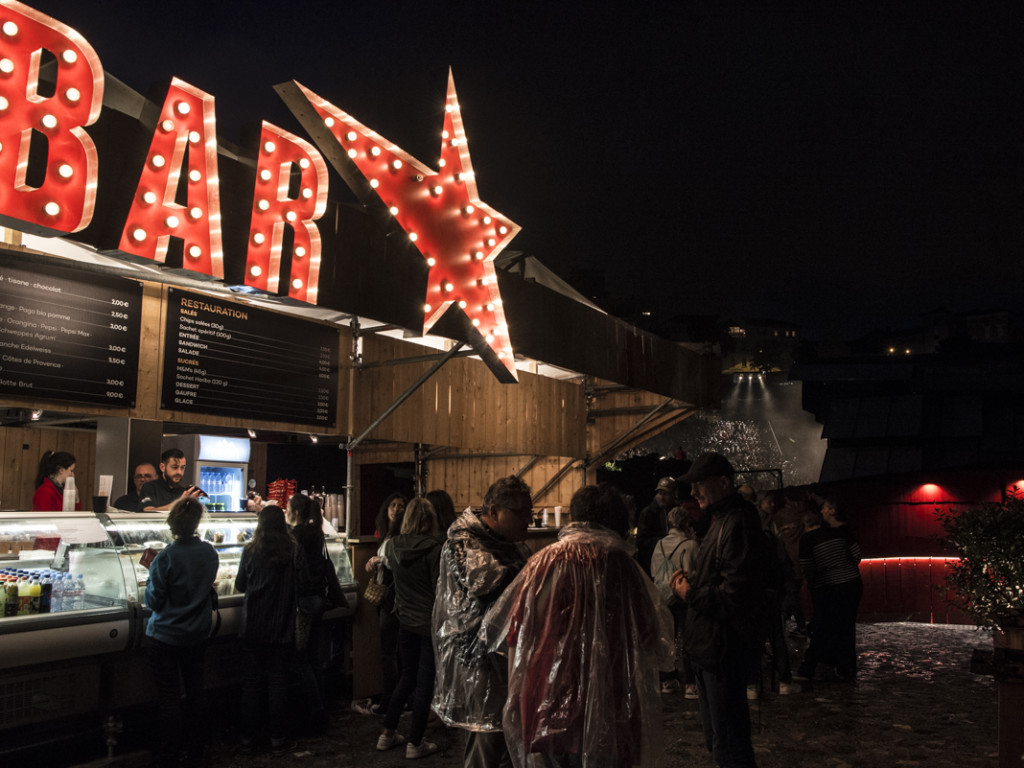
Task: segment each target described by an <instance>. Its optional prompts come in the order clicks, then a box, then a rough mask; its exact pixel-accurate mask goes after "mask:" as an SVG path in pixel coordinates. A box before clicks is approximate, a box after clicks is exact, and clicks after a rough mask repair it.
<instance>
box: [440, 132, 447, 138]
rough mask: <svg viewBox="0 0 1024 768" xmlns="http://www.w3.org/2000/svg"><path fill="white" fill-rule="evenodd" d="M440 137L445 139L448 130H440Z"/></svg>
mask: <svg viewBox="0 0 1024 768" xmlns="http://www.w3.org/2000/svg"><path fill="white" fill-rule="evenodd" d="M441 138H442V139H447V138H448V131H441Z"/></svg>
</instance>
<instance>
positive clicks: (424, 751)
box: [405, 739, 440, 760]
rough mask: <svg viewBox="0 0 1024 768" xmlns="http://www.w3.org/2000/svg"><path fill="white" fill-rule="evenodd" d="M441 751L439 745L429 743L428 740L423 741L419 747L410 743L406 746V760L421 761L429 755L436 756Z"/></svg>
mask: <svg viewBox="0 0 1024 768" xmlns="http://www.w3.org/2000/svg"><path fill="white" fill-rule="evenodd" d="M439 749H440V747H439V746H437V744H434V743H433V742H430V741H427V740H426V739H424V740H423V741H421V742H420V743H419V744H418V745H417V744H413V743H412V742H411V741H410V742H409V743H408V744H406V745H405V759H406V760H419V759H420V758H421V757H426V756H427V755H432V754H434V753H435V752H437V750H439Z"/></svg>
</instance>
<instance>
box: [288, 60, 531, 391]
mask: <svg viewBox="0 0 1024 768" xmlns="http://www.w3.org/2000/svg"><path fill="white" fill-rule="evenodd" d="M297 85H298V86H299V88H300V89H301V90H302V92H303V94H304V95H305V97H306V98H307V99H308V100H309V103H310V104H311V105H312V106H313V108H314V109H315V110H316V112H317V114H318V115H319V117H320V119H321V120H323V122H324V125H325V126H326V127H327V128H328V129H329V130H330V132H331V134H332V135H333V136H334V139H335V140H336V141H337V142H338V144H339V145H340V146H341V148H342V150H343V151H344V153H345V154H346V155H347V156H348V158H349V160H350V161H351V162H352V163H354V164H355V166H356V167H357V168H358V169H359V171H360V173H362V175H363V176H365V177H366V179H367V181H368V182H369V184H370V187H372V188H373V190H374V191H375V192H376V194H377V196H378V197H380V199H381V200H382V201H383V202H384V204H385V205H386V206H387V207H388V209H389V210H390V212H391V215H392V216H394V218H395V220H396V221H397V222H398V224H399V226H401V228H402V229H403V230H404V231H405V233H406V235H407V236H408V237H409V239H410V240H411V241H412V242H413V245H415V247H416V249H417V250H418V251H419V252H420V253H421V254H422V255H423V258H424V259H426V260H427V264H428V265H429V266H430V273H429V277H428V280H427V295H426V300H425V302H424V307H423V317H424V323H423V325H424V332H427V331H429V330H430V328H431V327H432V326H433V325H434V323H436V322H437V321H438V320H439V319H440V318H441V316H442V315H443V314H444V313H445V312H446V311H447V310H448V309H449V307H451V305H452V304H458V306H459V307H460V308H461V309H462V311H463V312H465V313H466V316H467V317H468V318H469V320H470V322H471V323H472V324H473V326H474V327H475V328H476V329H477V330H478V331H479V332H480V334H481V335H482V336H483V338H484V339H485V341H486V342H487V345H488V346H489V347H490V348H491V349H492V350H493V351H494V352H495V354H496V355H497V356H498V359H499V360H501V361H502V363H503V364H504V365H505V367H506V368H507V369H508V370H509V372H510V373H511V374H512V375H513V376H515V375H516V374H515V360H514V357H513V351H512V344H511V342H510V341H509V335H508V325H507V324H506V322H505V312H504V309H503V308H502V305H501V294H500V293H499V292H498V280H497V275H496V274H495V270H494V259H495V257H496V256H497V255H498V254H499V253H501V251H502V249H503V248H504V247H505V246H506V245H508V243H509V242H510V241H511V240H512V238H513V237H515V235H516V233H517V232H519V230H520V227H519V226H518V225H517V224H515V223H513V222H512V221H511V220H509V219H508V218H506V217H505V216H503V215H501V214H500V213H498V212H497V211H496V210H494V209H493V208H491V207H490V206H488V205H487V204H486V203H484V202H482V201H481V200H480V198H479V197H478V196H477V189H476V178H475V177H474V175H473V164H472V162H471V161H470V157H469V147H468V145H467V143H466V132H465V130H464V129H463V127H462V115H461V113H460V112H459V101H458V97H457V96H456V94H455V81H454V79H453V78H452V75H451V71H450V70H449V73H448V97H447V100H446V102H445V116H444V127H443V130H442V131H441V157H440V160H439V161H438V166H439V169H440V170H437V171H435V170H432V169H431V168H429V167H428V166H426V165H425V164H423V163H421V162H420V161H419V160H417V159H416V158H414V157H412V156H411V155H410V154H408V153H407V152H405V151H404V150H402V149H401V148H400V147H398V146H396V145H395V144H393V143H392V142H390V141H388V140H387V139H385V138H383V137H382V136H380V135H378V134H377V133H374V132H373V131H371V130H370V129H369V128H367V127H366V126H364V125H363V124H361V123H359V122H358V121H357V120H355V119H354V118H353V117H352V116H351V115H349V114H348V113H346V112H343V111H342V110H340V109H338V108H337V107H336V106H334V105H333V104H331V103H330V102H328V101H326V100H324V99H323V98H321V97H320V96H318V95H316V94H315V93H313V92H312V91H310V90H309V89H308V88H305V87H304V86H302V85H301V84H297Z"/></svg>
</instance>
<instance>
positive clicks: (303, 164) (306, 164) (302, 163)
mask: <svg viewBox="0 0 1024 768" xmlns="http://www.w3.org/2000/svg"><path fill="white" fill-rule="evenodd" d="M299 168H301V169H302V170H306V169H307V168H309V158H308V157H303V158H301V159H300V160H299Z"/></svg>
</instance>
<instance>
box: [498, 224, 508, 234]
mask: <svg viewBox="0 0 1024 768" xmlns="http://www.w3.org/2000/svg"><path fill="white" fill-rule="evenodd" d="M498 234H500V235H505V234H508V227H506V226H505V225H504V224H502V225H501V226H500V227H498Z"/></svg>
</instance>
